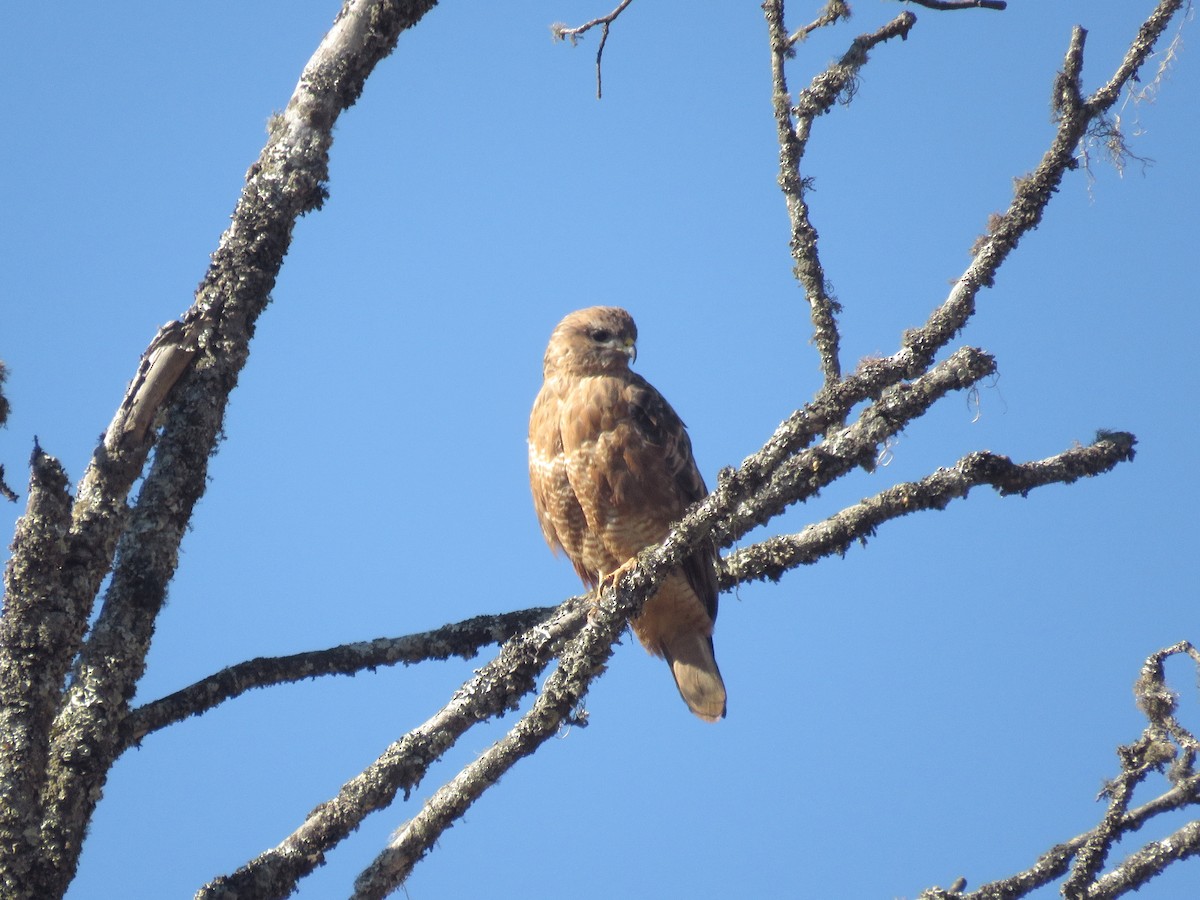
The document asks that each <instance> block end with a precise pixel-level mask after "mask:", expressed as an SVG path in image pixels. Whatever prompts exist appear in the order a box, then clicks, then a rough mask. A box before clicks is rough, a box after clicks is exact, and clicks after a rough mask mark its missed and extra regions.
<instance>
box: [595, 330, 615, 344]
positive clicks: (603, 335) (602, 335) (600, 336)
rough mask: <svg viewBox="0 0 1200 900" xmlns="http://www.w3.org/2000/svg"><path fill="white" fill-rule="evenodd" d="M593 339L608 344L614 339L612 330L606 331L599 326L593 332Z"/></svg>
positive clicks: (598, 342)
mask: <svg viewBox="0 0 1200 900" xmlns="http://www.w3.org/2000/svg"><path fill="white" fill-rule="evenodd" d="M592 340H593V341H595V342H596V343H597V344H607V343H608V342H609V341H611V340H612V332H611V331H605V330H604V329H603V328H597V329H596V330H595V331H593V332H592Z"/></svg>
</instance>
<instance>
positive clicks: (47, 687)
mask: <svg viewBox="0 0 1200 900" xmlns="http://www.w3.org/2000/svg"><path fill="white" fill-rule="evenodd" d="M30 469H31V471H30V477H29V499H28V500H27V501H26V506H25V514H24V515H23V516H21V518H20V519H19V520H18V521H17V528H16V534H15V535H14V538H13V544H12V556H11V557H9V560H8V564H7V565H6V566H5V568H4V615H3V617H0V741H2V743H3V752H2V753H0V846H3V847H8V848H11V850H12V852H11V853H9V854H2V855H0V888H2V889H0V893H3V894H4V895H5V896H20V895H21V885H22V884H24V883H25V880H26V878H27V877H28V871H27V867H28V861H29V860H30V859H31V858H32V857H33V856H34V855H35V854H36V846H37V844H36V838H37V830H38V827H39V826H40V823H41V811H42V803H41V792H42V784H43V781H44V779H45V775H46V765H47V761H48V759H47V749H46V748H47V745H48V743H49V738H50V725H51V722H52V720H53V717H54V711H55V710H56V709H57V708H58V700H59V696H60V691H61V690H62V682H63V678H64V677H65V676H66V674H67V668H68V666H69V665H70V662H71V658H72V657H73V656H74V655H75V652H76V651H77V650H78V649H79V643H80V640H81V639H82V638H83V626H84V622H85V621H86V617H84V618H82V619H81V617H80V610H78V609H76V608H73V601H74V599H75V598H74V596H73V595H72V594H70V593H69V592H67V591H65V590H64V589H63V587H64V586H63V571H64V568H65V567H66V565H67V560H68V554H69V551H70V546H69V543H68V540H67V535H68V534H69V532H70V527H71V499H72V498H71V492H70V490H69V489H68V488H67V475H66V472H64V471H63V468H62V466H61V465H60V464H59V462H58V460H57V459H55V458H54V457H52V456H48V455H47V454H46V453H44V452H43V451H42V448H41V447H38V446H36V444H35V446H34V450H33V458H32V460H31V461H30Z"/></svg>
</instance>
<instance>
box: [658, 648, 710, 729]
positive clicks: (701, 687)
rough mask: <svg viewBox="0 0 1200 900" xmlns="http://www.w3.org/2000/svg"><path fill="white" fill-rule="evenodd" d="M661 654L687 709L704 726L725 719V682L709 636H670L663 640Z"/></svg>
mask: <svg viewBox="0 0 1200 900" xmlns="http://www.w3.org/2000/svg"><path fill="white" fill-rule="evenodd" d="M662 654H663V656H665V657H666V658H667V662H668V663H669V664H670V666H671V674H672V675H674V676H675V686H676V687H677V688H679V694H680V696H682V697H683V701H684V703H686V704H687V705H688V708H689V709H691V711H692V712H694V713H695V714H696V715H698V716H699V717H700V718H701V719H703V720H704V721H705V722H716V721H717V720H718V719H723V718H725V682H724V681H723V680H722V679H721V670H720V669H718V668H717V657H716V656H715V655H714V654H713V642H712V636H711V635H708V634H705V633H704V632H702V631H691V632H685V633H683V634H678V635H673V636H671V637H670V638H668V639H664V640H663V642H662Z"/></svg>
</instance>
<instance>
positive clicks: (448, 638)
mask: <svg viewBox="0 0 1200 900" xmlns="http://www.w3.org/2000/svg"><path fill="white" fill-rule="evenodd" d="M556 610H557V607H554V606H542V607H537V608H535V609H524V610H520V611H518V612H511V613H501V614H500V615H494V616H476V617H474V618H471V619H466V620H464V621H462V622H456V623H454V624H452V625H444V626H443V627H441V628H437V629H434V630H433V631H425V632H422V633H420V634H410V635H406V636H404V637H398V638H379V639H377V640H374V641H357V642H355V643H352V644H342V645H341V646H338V647H330V648H328V649H326V650H313V651H309V652H307V653H295V654H292V655H290V656H275V657H259V658H258V659H251V660H247V661H246V662H242V663H238V664H237V665H235V666H230V667H229V668H227V669H222V670H221V671H220V672H217V673H215V674H213V675H210V676H208V677H207V678H203V679H201V680H200V681H197V682H196V683H195V684H192V685H189V686H188V687H186V688H184V689H183V690H180V691H176V692H175V693H174V694H171V695H169V696H167V697H163V698H162V699H160V700H155V701H153V702H151V703H147V704H146V705H145V706H140V707H138V708H137V709H135V710H133V711H132V712H131V713H130V714H129V718H128V719H126V720H125V723H124V724H123V726H122V728H121V743H122V745H123V746H124V747H129V746H132V745H134V744H137V743H140V742H141V740H142V738H144V737H145V736H146V735H147V734H149V733H151V732H153V731H158V730H159V729H161V728H165V727H167V726H168V725H172V724H174V723H175V722H179V721H181V720H183V719H186V718H188V717H189V716H198V715H200V714H202V713H205V712H207V711H208V710H210V709H212V708H214V707H216V706H219V705H220V704H221V703H224V702H225V701H226V700H230V699H232V698H234V697H238V696H240V695H242V694H244V693H246V692H247V691H250V690H253V689H254V688H262V687H270V686H271V685H276V684H287V683H291V682H296V681H303V680H304V679H306V678H317V677H319V676H322V675H355V674H357V673H359V672H363V671H367V670H371V669H376V668H378V667H380V666H391V665H395V664H396V663H404V664H405V665H408V664H411V663H416V662H422V661H424V660H431V659H449V658H450V657H451V656H461V657H463V658H464V659H470V658H471V657H473V656H475V654H476V653H478V652H479V650H480V648H482V647H484V646H486V645H488V644H499V643H502V642H504V641H506V640H508V639H509V638H511V637H513V636H514V635H516V634H520V633H521V632H523V631H527V630H528V629H530V628H533V627H534V626H535V625H537V624H538V623H539V622H544V621H546V620H547V619H549V618H550V617H551V616H552V615H553V614H554V613H555V611H556Z"/></svg>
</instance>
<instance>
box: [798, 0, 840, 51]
mask: <svg viewBox="0 0 1200 900" xmlns="http://www.w3.org/2000/svg"><path fill="white" fill-rule="evenodd" d="M849 18H850V7H849V6H847V5H846V3H845V0H829V2H828V3H826V4H825V8H824V9H823V10H821V14H820V15H819V16H817V18H815V19H814V20H813V21H811V22H809V23H808V24H807V25H805V26H803V27H802V28H797V29H796V30H795V31H793V32H792V33H791V34H790V35H789V36H788V39H787V42H788V46H789V47H795V46H796V44H798V43H800V42H801V41H803V40H805V39H806V38H807V37H808V36H809V35H810V34H812V33H813V32H814V31H816V30H817V29H818V28H825V27H827V26H829V25H833V24H835V23H836V22H838V21H839V20H841V19H849Z"/></svg>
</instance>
